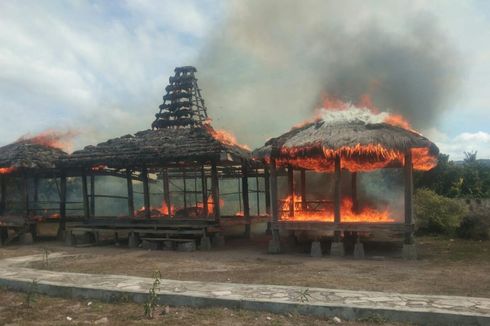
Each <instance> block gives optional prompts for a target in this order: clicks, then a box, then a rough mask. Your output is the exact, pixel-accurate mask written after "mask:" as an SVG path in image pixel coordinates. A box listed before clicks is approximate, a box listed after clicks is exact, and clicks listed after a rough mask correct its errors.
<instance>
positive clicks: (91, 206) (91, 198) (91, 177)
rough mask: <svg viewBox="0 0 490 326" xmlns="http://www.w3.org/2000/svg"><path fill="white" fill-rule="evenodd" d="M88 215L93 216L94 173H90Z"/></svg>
mask: <svg viewBox="0 0 490 326" xmlns="http://www.w3.org/2000/svg"><path fill="white" fill-rule="evenodd" d="M90 216H92V217H95V175H94V173H93V172H92V174H90Z"/></svg>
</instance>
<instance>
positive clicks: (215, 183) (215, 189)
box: [211, 161, 221, 222]
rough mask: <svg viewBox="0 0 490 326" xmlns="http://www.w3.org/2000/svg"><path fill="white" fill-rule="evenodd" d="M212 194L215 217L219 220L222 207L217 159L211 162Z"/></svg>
mask: <svg viewBox="0 0 490 326" xmlns="http://www.w3.org/2000/svg"><path fill="white" fill-rule="evenodd" d="M211 195H212V196H213V203H214V205H213V207H214V218H215V219H216V221H217V222H219V220H220V217H221V212H220V207H219V178H218V168H217V166H216V161H213V162H212V164H211Z"/></svg>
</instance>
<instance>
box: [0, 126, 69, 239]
mask: <svg viewBox="0 0 490 326" xmlns="http://www.w3.org/2000/svg"><path fill="white" fill-rule="evenodd" d="M56 138H57V137H56V135H55V136H53V135H51V134H48V133H46V134H42V135H39V136H37V137H33V138H21V139H19V140H18V141H16V142H14V143H12V144H9V145H6V146H3V147H0V194H1V197H0V243H3V244H5V243H6V242H9V241H11V240H12V239H15V238H17V237H20V238H23V239H24V240H25V241H26V242H30V241H32V237H33V236H35V232H36V222H38V221H40V220H56V221H58V220H59V218H60V216H64V214H65V211H64V201H65V199H64V198H63V197H62V192H63V191H55V193H56V195H57V196H55V198H54V199H53V198H47V197H46V196H43V198H40V187H41V186H43V189H45V188H46V187H50V186H51V187H52V188H56V189H64V187H65V188H66V177H65V176H64V175H62V174H61V173H60V171H59V170H58V169H57V168H56V166H55V164H56V162H57V161H58V160H59V159H61V158H64V157H66V156H67V154H66V153H65V152H64V151H63V150H61V149H59V148H57V147H59V145H60V144H59V143H57V141H56ZM9 231H12V232H10V236H9ZM12 233H13V234H12Z"/></svg>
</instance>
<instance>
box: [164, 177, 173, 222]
mask: <svg viewBox="0 0 490 326" xmlns="http://www.w3.org/2000/svg"><path fill="white" fill-rule="evenodd" d="M162 174H163V201H164V204H165V207H167V211H168V215H167V216H168V217H172V209H171V207H172V205H171V203H170V182H169V176H168V170H167V169H163V173H162Z"/></svg>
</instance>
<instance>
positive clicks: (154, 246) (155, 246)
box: [141, 240, 158, 250]
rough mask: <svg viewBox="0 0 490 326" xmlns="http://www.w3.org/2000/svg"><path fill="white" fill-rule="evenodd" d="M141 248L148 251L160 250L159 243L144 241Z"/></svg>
mask: <svg viewBox="0 0 490 326" xmlns="http://www.w3.org/2000/svg"><path fill="white" fill-rule="evenodd" d="M141 247H142V248H143V249H146V250H158V242H156V241H148V240H143V242H141Z"/></svg>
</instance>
